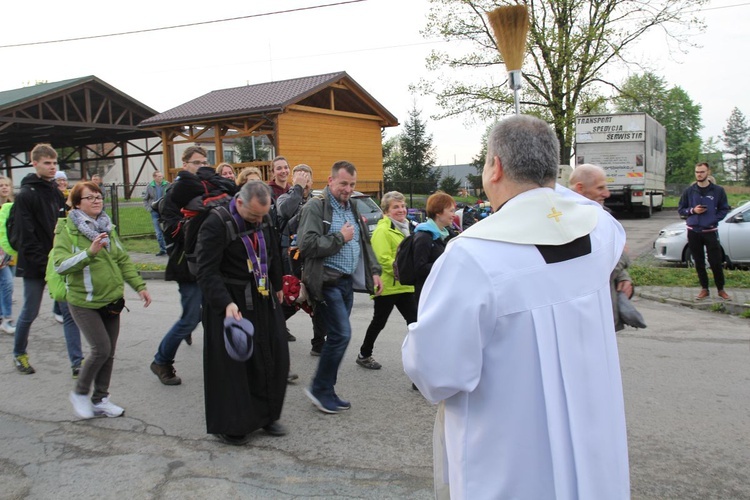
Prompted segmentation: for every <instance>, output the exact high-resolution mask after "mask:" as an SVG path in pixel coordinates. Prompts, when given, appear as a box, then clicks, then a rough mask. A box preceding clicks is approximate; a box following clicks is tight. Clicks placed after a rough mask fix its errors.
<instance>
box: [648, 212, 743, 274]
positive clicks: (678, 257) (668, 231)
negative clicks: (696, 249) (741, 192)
mask: <svg viewBox="0 0 750 500" xmlns="http://www.w3.org/2000/svg"><path fill="white" fill-rule="evenodd" d="M719 241H720V242H721V249H722V253H723V260H724V262H725V263H726V265H727V267H730V268H731V267H734V266H735V265H743V266H744V265H750V201H749V202H745V203H744V204H742V205H741V206H739V207H737V208H735V209H734V210H731V211H730V212H729V213H728V214H727V216H726V217H724V220H723V221H721V222H720V223H719ZM654 257H656V258H657V259H659V260H663V261H667V262H683V263H685V264H687V265H690V266H692V265H693V264H694V260H693V255H692V254H691V253H690V249H689V248H688V246H687V226H686V224H685V222H675V223H674V224H670V225H669V226H667V227H665V228H663V229H662V230H661V231H659V236H658V237H657V238H656V241H654Z"/></svg>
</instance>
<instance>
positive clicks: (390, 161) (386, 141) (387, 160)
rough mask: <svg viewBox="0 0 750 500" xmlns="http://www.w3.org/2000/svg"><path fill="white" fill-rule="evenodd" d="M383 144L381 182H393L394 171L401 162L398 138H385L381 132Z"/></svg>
mask: <svg viewBox="0 0 750 500" xmlns="http://www.w3.org/2000/svg"><path fill="white" fill-rule="evenodd" d="M381 138H382V139H381V140H382V144H383V146H382V147H383V180H384V181H386V182H389V181H394V175H395V171H396V170H398V165H399V164H400V162H401V151H400V150H399V146H398V143H399V138H398V137H397V136H396V137H389V138H386V137H385V132H381Z"/></svg>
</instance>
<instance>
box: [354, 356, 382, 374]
mask: <svg viewBox="0 0 750 500" xmlns="http://www.w3.org/2000/svg"><path fill="white" fill-rule="evenodd" d="M357 364H358V365H359V366H362V367H364V368H367V369H370V370H380V368H381V366H382V365H381V364H380V363H378V362H377V361H375V360H374V359H373V357H372V356H367V357H366V358H363V357H362V355H361V354H357Z"/></svg>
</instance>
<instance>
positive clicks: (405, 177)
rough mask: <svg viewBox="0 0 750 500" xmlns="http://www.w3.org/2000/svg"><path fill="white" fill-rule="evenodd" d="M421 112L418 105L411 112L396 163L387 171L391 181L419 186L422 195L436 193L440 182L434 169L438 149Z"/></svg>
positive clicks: (399, 144)
mask: <svg viewBox="0 0 750 500" xmlns="http://www.w3.org/2000/svg"><path fill="white" fill-rule="evenodd" d="M421 114H422V112H421V110H418V109H417V107H416V105H415V106H414V107H413V108H412V109H411V111H409V117H408V118H407V120H406V123H405V124H404V131H403V132H402V133H401V134H399V136H398V154H394V155H393V163H392V165H389V168H388V171H387V173H388V180H390V181H396V182H398V181H412V182H419V187H418V188H417V187H416V186H415V189H418V190H420V191H422V192H431V191H434V190H435V188H436V187H437V183H438V181H439V180H440V173H439V172H437V171H436V169H435V168H433V167H434V166H435V148H434V146H433V145H432V134H429V133H428V132H427V124H426V122H425V121H424V120H422V118H421Z"/></svg>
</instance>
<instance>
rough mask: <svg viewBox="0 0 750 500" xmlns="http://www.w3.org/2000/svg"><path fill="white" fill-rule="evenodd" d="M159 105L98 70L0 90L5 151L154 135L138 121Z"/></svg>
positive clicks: (1, 150) (0, 143)
mask: <svg viewBox="0 0 750 500" xmlns="http://www.w3.org/2000/svg"><path fill="white" fill-rule="evenodd" d="M154 114H156V111H155V110H153V109H151V108H150V107H148V106H146V105H145V104H143V103H141V102H139V101H137V100H135V99H133V98H132V97H130V96H129V95H127V94H125V93H123V92H121V91H120V90H118V89H116V88H114V87H112V86H111V85H109V84H107V83H106V82H104V81H102V80H100V79H99V78H97V77H95V76H85V77H81V78H73V79H70V80H63V81H60V82H52V83H43V84H40V85H33V86H30V87H23V88H19V89H13V90H6V91H2V92H0V157H2V156H5V155H17V154H19V153H26V152H28V151H30V150H31V149H32V148H33V147H34V145H35V144H38V143H40V142H47V143H50V144H52V146H53V147H55V148H64V147H82V146H88V145H91V144H104V143H122V142H123V141H130V140H133V139H138V138H144V137H154V134H153V132H149V131H146V130H142V129H138V128H137V125H138V123H140V122H141V121H143V120H144V119H146V118H148V117H150V116H153V115H154Z"/></svg>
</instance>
